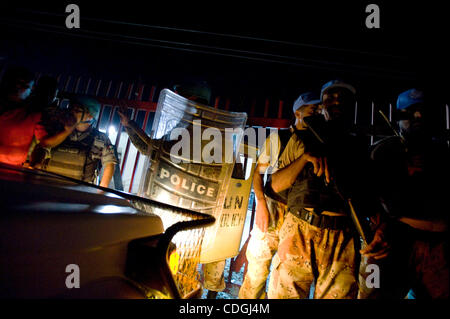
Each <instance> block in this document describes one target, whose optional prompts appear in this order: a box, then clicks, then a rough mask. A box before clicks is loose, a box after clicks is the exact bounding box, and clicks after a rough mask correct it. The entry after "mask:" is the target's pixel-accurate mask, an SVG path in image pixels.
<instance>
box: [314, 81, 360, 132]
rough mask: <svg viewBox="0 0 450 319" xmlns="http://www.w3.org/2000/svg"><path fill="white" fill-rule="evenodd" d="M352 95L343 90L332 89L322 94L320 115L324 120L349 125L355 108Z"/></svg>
mask: <svg viewBox="0 0 450 319" xmlns="http://www.w3.org/2000/svg"><path fill="white" fill-rule="evenodd" d="M354 103H355V97H354V95H353V94H352V93H351V92H350V91H349V90H347V89H345V88H332V89H329V90H327V91H326V92H325V93H324V94H323V98H322V114H323V116H324V117H325V120H327V121H330V120H333V121H339V122H345V123H347V122H348V123H349V124H351V123H352V122H351V121H352V115H353V110H354V106H355V104H354Z"/></svg>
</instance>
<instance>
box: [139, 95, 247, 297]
mask: <svg viewBox="0 0 450 319" xmlns="http://www.w3.org/2000/svg"><path fill="white" fill-rule="evenodd" d="M246 120H247V114H246V113H235V112H227V111H224V110H219V109H215V108H212V107H209V106H206V105H203V104H200V103H196V102H194V101H190V100H188V99H185V98H183V97H181V96H179V95H177V94H176V93H174V92H172V91H170V90H168V89H164V90H162V91H161V94H160V98H159V101H158V107H157V110H156V113H155V119H154V123H153V131H152V136H151V137H152V140H153V142H154V143H153V145H152V153H151V155H150V156H149V157H148V158H147V159H146V163H145V165H144V172H143V174H142V176H143V177H142V179H141V182H140V186H139V193H138V194H139V196H142V197H146V198H150V199H152V200H155V201H159V202H163V203H167V204H170V205H173V206H177V207H181V208H185V209H190V210H194V211H196V212H200V213H203V214H208V215H212V216H214V217H217V216H216V214H218V213H220V209H217V208H220V207H222V206H223V204H224V200H225V196H226V191H227V188H228V186H229V182H230V177H231V173H232V169H233V165H234V161H235V157H236V154H237V152H236V150H237V149H238V146H239V145H240V142H241V138H242V135H243V129H244V126H245V122H246ZM225 129H227V130H230V129H231V130H232V132H233V133H232V134H226V133H225ZM175 131H181V132H183V134H185V135H184V136H181V137H182V138H183V137H184V138H185V140H184V142H185V144H183V145H184V146H185V147H184V149H182V152H179V148H178V149H177V150H178V151H174V149H175V148H176V146H177V143H181V141H180V139H171V133H172V132H175ZM211 132H212V133H213V134H215V137H216V138H210V137H209V135H211V134H209V133H211ZM172 135H173V134H172ZM219 135H220V138H217V137H218V136H219ZM186 136H187V137H188V140H186ZM205 136H206V138H205ZM203 138H205V139H203ZM229 145H231V147H228V146H229ZM212 150H213V151H212ZM226 150H228V151H229V150H231V154H227V152H226ZM217 152H219V153H217ZM228 153H229V152H228ZM205 154H206V155H211V156H210V157H212V158H214V159H216V160H214V161H211V160H208V159H205ZM227 156H228V157H227ZM206 157H207V156H206ZM230 159H231V161H230ZM152 212H153V213H156V214H158V215H159V216H160V217H161V219H162V220H163V223H164V227H165V229H167V228H168V227H170V226H171V225H173V224H175V223H177V222H179V221H186V220H193V219H197V218H200V217H198V216H199V215H198V214H174V213H173V212H171V211H165V210H156V211H155V210H152ZM216 220H217V218H216ZM215 224H216V223H215ZM213 226H214V225H213ZM213 226H211V227H213ZM204 235H205V228H200V229H192V230H186V231H182V232H179V233H177V234H176V235H175V237H174V238H173V240H172V242H173V243H174V244H175V246H176V248H175V250H174V251H173V252H171V254H170V258H169V261H168V262H170V269H171V270H172V273H173V275H174V279H175V282H176V283H177V285H178V289H179V291H180V295H181V296H182V297H186V296H189V295H192V293H193V291H195V290H198V289H199V288H200V287H201V284H200V283H199V279H200V278H199V272H198V269H197V268H198V263H199V261H200V254H201V249H202V246H203V247H204V246H205V244H206V246H207V242H208V241H209V239H208V238H204Z"/></svg>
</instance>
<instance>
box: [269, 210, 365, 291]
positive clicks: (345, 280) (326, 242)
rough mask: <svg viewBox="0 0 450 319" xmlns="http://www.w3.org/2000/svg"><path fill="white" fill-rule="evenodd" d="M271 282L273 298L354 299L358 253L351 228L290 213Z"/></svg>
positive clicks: (270, 289) (274, 264)
mask: <svg viewBox="0 0 450 319" xmlns="http://www.w3.org/2000/svg"><path fill="white" fill-rule="evenodd" d="M279 237H280V244H279V246H278V252H277V254H276V255H275V257H274V261H273V267H274V268H273V272H272V275H271V277H270V282H269V292H268V297H269V298H270V299H298V298H308V296H309V294H310V288H311V285H312V284H313V283H314V284H315V288H314V298H315V299H353V298H356V297H357V294H358V279H357V276H358V274H357V271H356V269H357V268H359V267H357V262H358V261H357V258H356V257H357V256H356V249H355V240H354V235H353V234H352V233H351V232H350V230H332V229H327V228H319V227H315V226H312V225H310V224H308V223H307V222H305V221H303V220H301V219H300V218H298V217H296V216H294V215H293V214H288V215H287V216H286V218H285V221H284V223H283V226H282V227H281V229H280V234H279Z"/></svg>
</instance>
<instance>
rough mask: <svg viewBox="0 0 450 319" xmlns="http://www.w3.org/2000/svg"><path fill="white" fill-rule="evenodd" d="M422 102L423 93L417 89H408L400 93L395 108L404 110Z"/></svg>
mask: <svg viewBox="0 0 450 319" xmlns="http://www.w3.org/2000/svg"><path fill="white" fill-rule="evenodd" d="M423 102H424V94H423V92H422V91H419V90H417V89H409V90H407V91H405V92H403V93H400V94H399V96H398V98H397V110H404V109H406V108H408V107H410V106H411V105H414V104H421V103H423Z"/></svg>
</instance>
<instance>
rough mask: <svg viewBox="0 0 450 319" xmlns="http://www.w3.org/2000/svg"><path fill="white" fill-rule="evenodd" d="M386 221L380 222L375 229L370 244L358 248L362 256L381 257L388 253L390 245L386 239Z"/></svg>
mask: <svg viewBox="0 0 450 319" xmlns="http://www.w3.org/2000/svg"><path fill="white" fill-rule="evenodd" d="M386 226H387V224H386V223H382V224H381V225H380V226H379V227H378V228H377V229H376V231H375V235H374V237H373V240H372V242H371V243H370V244H368V245H367V246H366V247H364V248H363V249H361V250H360V253H361V254H362V255H363V256H366V257H368V258H374V259H377V260H378V259H383V258H386V257H387V256H388V255H389V251H390V248H391V247H390V245H389V244H388V242H387V241H386V239H385V237H386V235H385V234H386Z"/></svg>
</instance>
